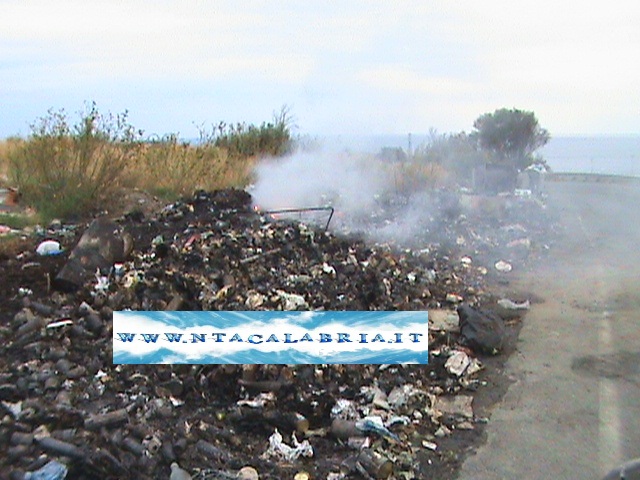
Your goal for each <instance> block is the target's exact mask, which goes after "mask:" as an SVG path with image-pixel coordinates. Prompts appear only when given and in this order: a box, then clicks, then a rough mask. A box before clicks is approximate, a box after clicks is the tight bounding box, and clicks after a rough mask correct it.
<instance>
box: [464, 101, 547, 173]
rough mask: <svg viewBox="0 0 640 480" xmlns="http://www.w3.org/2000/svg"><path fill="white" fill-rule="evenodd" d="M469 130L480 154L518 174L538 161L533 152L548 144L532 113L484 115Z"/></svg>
mask: <svg viewBox="0 0 640 480" xmlns="http://www.w3.org/2000/svg"><path fill="white" fill-rule="evenodd" d="M473 128H474V129H475V130H474V131H473V132H472V133H471V137H472V138H473V139H475V141H476V142H477V145H478V148H479V149H480V150H481V151H483V152H486V153H489V154H490V156H491V157H492V158H493V159H495V161H496V162H498V163H503V164H505V165H508V166H511V167H515V168H516V169H517V170H518V171H521V170H524V169H525V168H527V167H528V166H529V165H531V164H533V163H534V162H536V161H538V159H536V158H535V157H534V156H533V154H534V152H535V151H536V150H537V149H538V148H540V147H542V146H544V145H545V144H546V143H547V142H548V141H549V132H548V131H547V130H545V129H544V128H542V127H541V126H540V125H539V124H538V119H537V118H536V116H535V115H534V113H533V112H526V111H523V110H518V109H515V108H513V109H506V108H502V109H499V110H496V111H495V112H493V113H485V114H484V115H481V116H480V117H478V119H477V120H476V121H475V122H474V123H473Z"/></svg>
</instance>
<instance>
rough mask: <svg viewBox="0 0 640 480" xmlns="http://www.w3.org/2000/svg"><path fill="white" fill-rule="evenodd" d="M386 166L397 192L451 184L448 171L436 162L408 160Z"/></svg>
mask: <svg viewBox="0 0 640 480" xmlns="http://www.w3.org/2000/svg"><path fill="white" fill-rule="evenodd" d="M386 168H387V169H388V170H389V176H390V178H393V181H394V188H395V191H396V192H397V193H402V194H411V193H414V192H419V191H423V190H432V189H436V188H445V187H449V186H451V185H452V178H451V175H450V173H449V171H448V170H447V169H446V168H444V167H443V166H442V165H439V164H437V163H424V162H419V161H409V162H400V163H394V164H391V165H388V166H387V167H386Z"/></svg>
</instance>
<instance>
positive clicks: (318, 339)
mask: <svg viewBox="0 0 640 480" xmlns="http://www.w3.org/2000/svg"><path fill="white" fill-rule="evenodd" d="M428 338H429V336H428V323H427V312H367V311H363V312H359V311H358V312H309V311H307V312H274V311H268V312H265V311H259V312H256V311H251V312H140V311H135V312H134V311H126V312H114V314H113V363H116V364H119V363H131V364H151V363H156V364H177V363H200V364H220V363H233V364H239V363H253V364H266V363H275V364H298V363H300V364H323V363H325V364H326V363H357V364H365V363H369V364H388V363H423V364H424V363H428V359H429V352H428Z"/></svg>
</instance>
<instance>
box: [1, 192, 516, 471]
mask: <svg viewBox="0 0 640 480" xmlns="http://www.w3.org/2000/svg"><path fill="white" fill-rule="evenodd" d="M465 225H468V224H466V223H465ZM451 228H453V227H451ZM522 228H525V227H522ZM487 230H491V228H489V227H487ZM492 231H493V230H492ZM464 232H465V233H464V234H463V235H464V238H465V242H466V241H467V240H466V239H467V238H469V239H475V240H474V243H473V244H474V245H478V242H479V240H478V239H479V238H480V236H479V235H478V234H477V233H474V234H472V233H471V227H470V226H469V227H468V228H467V229H466V230H465V231H464ZM39 233H40V236H41V237H40V239H39V240H37V241H36V240H35V238H34V239H33V245H32V247H33V248H31V249H29V250H25V251H23V252H21V253H20V254H19V255H18V256H17V257H16V258H10V259H6V260H3V261H2V267H1V268H3V271H6V275H5V279H6V280H5V281H4V283H3V285H1V286H0V295H2V296H3V298H1V299H0V300H1V302H0V303H2V304H3V307H1V309H0V315H2V322H1V325H0V417H1V420H0V445H2V446H0V470H2V471H3V472H7V475H9V473H8V472H11V473H10V475H11V477H10V478H47V479H62V478H65V477H68V478H80V479H82V478H100V479H108V478H119V479H125V478H136V479H140V478H170V476H171V478H183V477H184V478H188V476H191V477H192V478H202V479H205V478H206V479H218V478H219V479H229V478H262V479H265V478H278V479H285V478H296V479H304V478H313V479H325V478H326V479H333V480H335V479H342V478H398V479H412V478H426V477H427V476H429V475H432V474H433V473H434V472H442V471H444V470H443V468H444V467H442V465H445V466H446V468H453V467H452V466H451V465H453V464H455V455H454V456H453V457H452V455H451V454H450V451H449V449H448V448H445V447H443V445H446V444H447V441H448V439H451V438H453V437H455V436H458V435H462V436H464V435H467V437H468V438H476V437H477V436H478V434H477V432H478V431H479V430H480V429H481V426H482V424H483V423H485V422H486V419H484V418H481V417H478V416H477V415H476V414H475V413H474V409H473V398H474V397H473V392H474V391H476V390H477V389H478V388H480V387H481V385H482V382H483V380H482V377H481V376H482V373H483V364H482V359H481V355H483V354H496V353H499V352H500V351H501V350H502V348H503V347H504V341H505V328H506V327H505V325H504V322H503V320H502V318H501V317H499V316H496V315H494V314H492V313H491V312H488V311H486V310H485V308H484V307H485V306H487V305H496V300H497V299H496V298H495V297H494V296H492V295H491V294H490V293H488V291H487V287H486V285H487V280H486V279H487V276H488V273H489V270H491V268H492V266H491V265H489V266H485V265H481V264H478V263H477V262H476V260H475V259H472V258H471V257H470V256H469V255H468V253H465V252H463V251H461V250H458V251H456V250H447V249H444V248H443V247H442V242H437V243H429V242H428V241H425V242H423V244H422V245H421V248H419V249H405V250H397V249H395V250H394V249H392V248H391V247H390V246H388V245H372V244H369V243H367V242H365V241H364V240H362V238H360V237H355V236H344V235H336V234H333V233H331V232H328V231H325V230H324V229H323V228H319V227H314V226H310V225H306V224H304V223H299V222H289V221H276V220H275V219H274V218H272V217H271V216H270V215H266V214H261V213H260V212H259V211H256V210H255V209H254V208H253V205H252V202H251V197H250V195H249V194H247V193H246V192H244V191H241V190H222V191H216V192H212V193H207V192H197V193H196V194H195V195H194V196H193V197H192V198H189V199H185V200H182V201H179V202H176V203H173V204H171V205H168V206H167V207H166V208H164V209H163V210H162V211H160V212H159V213H158V214H156V215H153V216H150V217H145V216H144V215H143V214H142V213H141V212H138V211H132V212H130V213H128V214H127V215H125V216H124V217H122V218H119V219H116V220H115V221H112V220H107V219H98V220H96V221H94V222H93V223H92V224H90V225H89V226H87V228H84V226H75V227H69V226H65V225H62V224H60V223H59V222H58V223H55V224H52V225H51V226H50V227H49V228H48V229H47V230H44V231H41V232H39ZM520 233H522V231H520ZM455 236H456V237H459V236H460V234H458V233H456V235H455ZM42 240H44V241H46V242H49V243H46V244H45V243H44V242H43V241H42ZM483 241H484V240H483ZM488 242H489V243H490V242H491V240H488ZM469 243H471V242H469ZM454 244H455V245H457V246H462V245H463V243H462V242H457V244H456V243H455V242H454ZM477 251H479V250H477ZM505 263H506V262H505ZM496 269H497V266H496ZM491 273H492V274H493V273H496V274H500V271H499V270H495V271H493V272H491ZM8 282H9V283H10V284H9V283H8ZM502 301H503V303H502V305H503V307H502V308H503V309H505V310H510V311H519V310H526V308H528V304H524V303H521V304H518V303H515V302H512V301H511V300H509V302H511V303H505V299H502ZM125 309H132V310H260V309H263V310H429V312H430V333H429V336H430V343H429V344H430V364H429V365H426V366H421V365H402V366H401V365H382V366H377V365H298V366H287V365H260V366H254V365H153V366H144V365H143V366H135V365H114V364H113V363H112V359H113V357H112V352H113V346H112V335H113V332H112V321H111V320H112V315H113V311H116V310H125ZM438 468H440V470H438ZM445 470H446V469H445ZM187 472H188V473H187ZM180 475H182V476H180Z"/></svg>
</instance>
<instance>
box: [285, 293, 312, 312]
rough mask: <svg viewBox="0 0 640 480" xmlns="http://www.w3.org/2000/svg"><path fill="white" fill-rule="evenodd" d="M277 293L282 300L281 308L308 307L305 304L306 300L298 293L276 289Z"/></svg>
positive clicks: (295, 308) (296, 308)
mask: <svg viewBox="0 0 640 480" xmlns="http://www.w3.org/2000/svg"><path fill="white" fill-rule="evenodd" d="M278 295H279V297H280V301H281V302H282V309H283V310H298V309H306V308H308V307H309V305H307V301H306V300H305V299H304V297H303V296H302V295H298V294H296V293H288V292H285V291H284V290H278Z"/></svg>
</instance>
